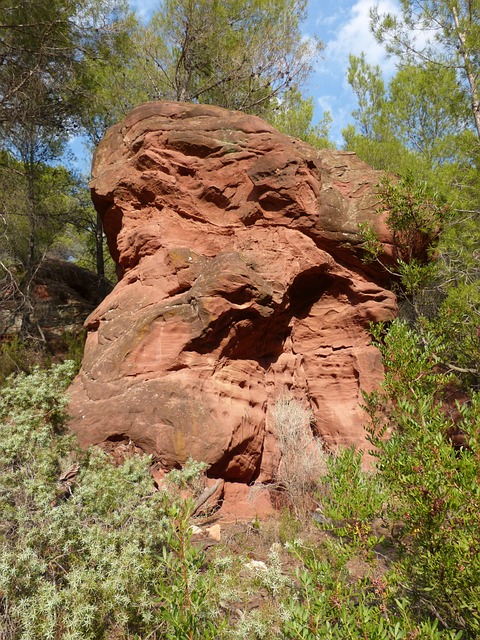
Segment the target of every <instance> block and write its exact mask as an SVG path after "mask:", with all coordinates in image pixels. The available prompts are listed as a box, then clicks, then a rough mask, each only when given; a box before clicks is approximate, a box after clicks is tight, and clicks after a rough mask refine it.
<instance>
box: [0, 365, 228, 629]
mask: <svg viewBox="0 0 480 640" xmlns="http://www.w3.org/2000/svg"><path fill="white" fill-rule="evenodd" d="M73 368H74V367H73V365H72V363H65V364H63V365H59V366H57V367H54V368H52V370H51V371H49V372H46V371H40V370H38V369H37V370H35V371H34V372H33V373H32V375H30V376H28V375H24V374H22V375H20V376H18V377H17V378H16V379H15V380H14V381H12V382H11V383H10V386H9V387H7V388H6V389H4V390H3V391H2V392H1V400H2V405H1V414H0V418H1V426H0V511H1V513H2V518H1V523H0V547H1V551H0V628H1V629H2V640H16V639H17V638H18V639H22V640H27V639H30V638H31V639H38V640H40V639H41V640H44V639H47V638H62V639H69V640H73V639H74V638H78V639H82V640H86V639H90V638H91V639H95V640H97V639H101V638H146V637H151V638H155V637H157V638H175V639H177V638H180V639H181V638H189V639H190V638H209V637H213V635H212V628H213V626H214V620H215V616H216V608H215V603H214V598H213V597H212V596H211V595H210V593H211V592H212V593H213V589H212V578H211V575H210V574H209V573H208V572H207V573H205V574H201V573H200V571H199V569H200V566H201V564H202V563H203V554H202V553H201V552H200V551H198V550H195V549H194V548H193V547H192V545H191V544H190V534H189V524H188V518H189V515H190V511H191V505H190V504H189V503H183V502H182V503H180V502H178V501H176V500H175V499H174V498H173V497H172V496H170V495H167V494H166V493H164V492H156V493H155V492H153V484H152V480H151V477H150V475H149V472H148V467H149V464H150V459H149V458H148V457H146V456H144V457H142V458H139V457H133V458H130V459H127V460H126V461H125V463H124V464H123V465H122V466H120V467H115V466H113V464H111V463H110V461H109V459H108V457H107V456H106V454H105V453H103V452H102V451H100V450H95V449H92V450H89V451H88V452H86V453H84V454H83V453H81V452H79V451H77V450H75V448H74V445H73V441H72V438H71V436H69V435H68V434H67V433H66V431H65V426H64V421H65V407H66V398H65V395H64V394H63V392H62V389H64V388H65V386H66V384H67V383H68V381H69V379H70V377H71V375H72V373H73ZM69 468H71V474H70V476H71V477H70V479H67V480H64V481H63V482H59V478H60V477H64V478H68V475H69V474H65V472H66V471H68V469H69Z"/></svg>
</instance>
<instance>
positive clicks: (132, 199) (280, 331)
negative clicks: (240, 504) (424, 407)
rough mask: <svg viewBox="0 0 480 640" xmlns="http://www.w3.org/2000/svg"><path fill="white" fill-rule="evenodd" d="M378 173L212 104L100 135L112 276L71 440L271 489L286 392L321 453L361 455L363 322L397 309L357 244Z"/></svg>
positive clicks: (148, 110) (135, 116)
mask: <svg viewBox="0 0 480 640" xmlns="http://www.w3.org/2000/svg"><path fill="white" fill-rule="evenodd" d="M379 179H380V175H379V174H378V173H377V172H375V171H373V170H372V169H370V168H369V167H368V166H367V165H365V164H364V163H363V162H361V161H360V160H359V159H358V158H357V157H356V156H355V155H354V154H351V153H343V152H337V151H330V150H324V151H320V152H319V151H315V150H314V149H312V148H310V147H309V146H308V145H306V144H304V143H302V142H299V141H298V140H294V139H292V138H290V137H288V136H284V135H282V134H280V133H278V132H277V131H276V130H275V129H273V128H272V127H271V126H270V125H268V124H267V123H265V122H264V121H263V120H261V119H259V118H256V117H253V116H247V115H244V114H242V113H238V112H229V111H226V110H224V109H221V108H217V107H211V106H200V105H190V104H181V103H162V102H156V103H148V104H145V105H141V106H140V107H138V108H137V109H135V110H134V111H133V112H132V113H131V114H130V115H129V116H128V118H127V119H126V120H125V121H124V122H123V123H122V124H120V125H117V126H115V127H113V128H112V129H110V130H109V132H108V133H107V136H106V138H105V139H104V141H103V142H102V143H101V145H100V147H99V149H98V151H97V154H96V157H95V161H94V167H93V179H92V183H91V186H92V194H93V200H94V203H95V206H96V207H97V209H98V210H99V211H100V213H101V214H102V217H103V221H104V225H105V230H106V233H107V237H108V243H109V247H110V251H111V253H112V256H113V257H114V259H115V261H116V263H117V265H118V273H119V276H120V278H121V279H120V282H119V283H118V284H117V286H116V287H115V289H114V291H113V292H112V293H111V294H110V295H109V296H108V297H107V298H106V299H105V301H104V302H103V303H102V304H101V305H100V306H99V307H98V308H97V309H96V311H95V312H94V313H92V315H91V316H90V317H89V319H88V320H87V323H86V325H87V328H88V331H89V334H88V339H87V345H86V350H85V357H84V361H83V366H82V370H81V372H80V374H79V376H78V377H77V378H76V380H75V382H74V384H73V386H72V387H71V389H70V393H71V405H70V411H71V414H72V429H73V430H74V431H75V432H76V433H77V434H78V437H79V439H80V442H81V444H82V445H88V444H94V443H101V442H105V441H108V440H118V439H119V438H128V439H130V440H132V441H133V442H134V443H135V444H136V445H137V446H139V447H141V448H142V449H143V450H145V451H147V452H149V453H153V454H154V455H155V456H156V459H157V460H159V461H160V462H161V463H162V464H163V465H164V466H165V467H173V466H178V465H181V464H183V462H184V461H185V460H186V459H187V458H188V457H189V456H192V457H193V458H195V459H197V460H204V461H206V462H208V463H209V464H210V465H211V467H210V471H209V475H211V476H212V477H223V478H225V479H227V480H231V481H236V482H238V481H240V482H249V481H251V480H252V479H255V478H259V479H262V480H268V479H269V478H271V477H272V476H273V474H274V472H275V468H276V465H277V464H278V448H277V445H276V440H275V436H274V427H273V425H272V424H271V419H270V417H269V411H268V409H269V406H270V405H271V404H272V403H273V402H275V399H276V398H277V397H278V396H280V395H281V394H283V393H285V392H286V391H287V390H289V391H290V392H291V393H293V394H294V395H295V396H298V397H299V398H305V399H306V400H307V401H308V402H309V403H310V405H311V407H312V409H313V411H314V414H315V421H316V430H317V433H318V434H319V435H321V436H322V438H323V439H324V441H325V443H326V445H327V446H328V447H334V446H338V445H352V444H353V445H355V446H357V447H363V446H364V445H365V434H364V430H363V428H362V422H363V420H364V416H363V415H362V410H361V408H360V404H361V402H362V396H361V392H362V390H367V391H368V390H371V389H372V388H374V387H376V386H377V385H378V383H379V381H380V380H381V378H382V366H381V361H380V355H379V353H378V351H377V350H376V349H375V348H374V347H373V346H371V344H370V338H369V334H368V324H369V323H370V322H371V321H374V322H377V321H380V320H389V319H391V318H392V317H393V316H394V315H395V313H396V303H395V298H394V295H393V294H392V293H391V292H390V291H388V290H386V289H385V288H384V286H383V285H382V278H383V277H384V276H383V274H381V273H380V272H378V273H375V272H374V271H373V270H372V269H371V268H370V269H369V270H367V268H366V267H365V266H364V265H362V263H361V261H360V259H359V255H358V250H357V248H356V247H358V245H359V244H360V242H361V239H360V237H359V235H358V225H359V223H360V222H364V221H366V220H375V219H376V218H377V217H378V216H375V215H374V211H375V208H376V205H377V202H376V198H375V184H376V183H378V181H379ZM375 224H376V225H377V228H378V230H379V232H380V234H381V237H382V239H383V240H384V242H385V243H387V242H388V236H387V235H386V232H385V229H384V228H383V227H382V225H381V223H379V222H378V221H375Z"/></svg>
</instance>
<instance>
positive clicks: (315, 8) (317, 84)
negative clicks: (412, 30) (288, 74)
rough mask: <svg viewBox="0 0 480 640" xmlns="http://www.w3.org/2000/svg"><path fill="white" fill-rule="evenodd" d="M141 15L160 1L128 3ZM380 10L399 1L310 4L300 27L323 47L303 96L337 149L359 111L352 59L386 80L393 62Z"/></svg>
mask: <svg viewBox="0 0 480 640" xmlns="http://www.w3.org/2000/svg"><path fill="white" fill-rule="evenodd" d="M130 5H131V6H132V8H134V9H135V10H136V11H137V13H138V14H139V15H140V16H141V17H143V18H144V19H147V18H148V17H149V15H150V14H151V13H152V11H153V10H155V9H156V8H157V7H158V5H159V0H130ZM374 5H378V6H379V8H380V11H381V12H387V11H388V12H392V13H393V12H397V11H398V4H397V0H377V1H375V0H309V4H308V18H307V20H306V22H305V23H304V24H303V25H302V30H303V33H304V36H305V37H306V38H308V37H312V36H314V35H315V36H317V37H318V38H320V40H321V41H322V42H323V43H324V46H325V48H324V51H323V55H322V56H321V58H320V60H318V62H317V64H316V69H315V72H314V74H313V75H312V77H311V79H310V81H309V83H308V85H307V86H306V87H305V89H304V94H305V95H308V96H312V97H313V98H314V100H315V117H314V119H315V120H320V119H321V117H322V116H323V113H324V111H326V110H327V111H330V113H331V115H332V118H333V123H332V128H331V134H330V137H331V139H332V140H333V142H334V143H335V144H336V145H337V146H339V147H340V146H341V144H342V135H341V130H342V129H343V128H344V127H345V126H346V125H347V124H348V123H349V122H350V121H351V115H350V114H351V112H352V110H353V109H355V107H356V102H355V97H354V95H353V93H352V91H351V89H350V87H349V85H348V82H347V78H346V75H347V68H348V56H349V54H350V53H353V54H355V55H359V54H360V53H361V52H362V51H364V52H365V55H366V58H367V61H368V62H369V63H371V64H378V65H380V67H381V68H382V69H383V71H384V75H385V77H386V78H388V77H389V76H390V75H391V74H392V72H393V71H394V68H395V61H394V60H392V59H388V58H387V57H386V56H385V52H384V50H383V48H382V47H381V46H380V45H378V44H377V43H376V42H375V39H374V37H373V35H372V33H371V32H370V28H369V11H370V8H371V7H372V6H374ZM71 147H72V150H73V151H74V153H75V154H76V155H77V158H78V160H79V166H80V167H81V169H82V170H84V171H87V170H88V167H87V164H88V162H86V159H85V157H84V154H83V152H82V145H81V143H80V141H79V140H76V141H74V142H73V144H72V145H71Z"/></svg>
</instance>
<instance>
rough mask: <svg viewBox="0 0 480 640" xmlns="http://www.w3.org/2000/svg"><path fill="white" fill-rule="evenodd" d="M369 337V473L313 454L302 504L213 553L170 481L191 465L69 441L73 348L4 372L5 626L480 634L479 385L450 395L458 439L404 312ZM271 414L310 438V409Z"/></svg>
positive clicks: (246, 635)
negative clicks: (375, 355)
mask: <svg viewBox="0 0 480 640" xmlns="http://www.w3.org/2000/svg"><path fill="white" fill-rule="evenodd" d="M376 338H377V340H378V343H379V345H380V347H381V349H382V351H383V354H384V358H385V362H386V365H387V378H386V382H385V386H384V389H383V391H382V392H381V393H378V392H377V393H373V394H371V395H369V396H367V397H366V409H367V411H368V413H369V416H370V434H371V439H372V443H373V444H374V445H375V450H374V455H375V456H376V459H377V467H378V470H377V472H376V473H367V472H366V471H364V470H363V469H362V465H361V454H360V453H356V452H354V451H353V450H349V449H346V450H343V451H340V452H338V453H337V454H336V455H331V454H329V455H327V454H325V453H324V452H322V457H321V459H322V461H323V466H322V467H321V468H319V473H318V475H317V477H316V479H315V481H314V480H313V479H312V469H311V468H310V467H308V468H306V467H299V470H298V471H299V473H300V475H301V478H300V480H298V479H295V478H291V483H292V484H291V487H292V495H291V497H292V498H293V497H294V498H295V500H302V499H304V500H307V498H308V500H309V501H310V502H309V503H311V502H314V503H316V504H317V505H319V506H318V508H317V509H316V511H315V512H314V513H313V517H312V514H307V513H306V512H305V511H304V512H303V513H302V514H301V515H300V511H299V510H292V509H285V510H284V512H283V513H282V514H281V516H280V517H279V519H278V520H277V521H276V522H268V521H266V522H254V523H250V524H249V525H246V526H245V527H244V528H243V529H237V530H235V531H233V532H232V533H231V534H230V535H226V536H224V538H223V541H222V543H221V544H217V545H214V546H212V548H211V549H208V550H207V551H204V550H203V549H202V546H201V545H198V543H197V542H195V540H194V538H193V531H192V527H191V525H192V522H194V519H193V518H192V513H193V504H192V503H191V502H189V501H188V500H187V501H184V500H182V499H180V497H179V494H178V491H176V490H175V487H185V485H189V486H194V485H195V483H196V482H197V479H198V475H199V473H201V472H202V470H203V466H202V464H197V463H193V464H190V465H188V467H187V468H186V470H185V471H184V472H182V471H176V472H175V473H174V474H172V478H171V482H170V483H169V484H167V488H166V489H165V490H161V491H155V490H154V485H153V483H152V479H151V476H150V474H149V465H150V463H151V460H150V458H149V457H148V456H143V457H138V456H133V457H130V458H127V459H126V460H125V461H124V463H123V464H122V465H120V466H114V465H113V464H112V462H111V460H110V459H109V458H108V456H107V455H106V454H105V453H104V452H102V451H101V450H97V449H90V450H88V451H86V452H81V451H79V450H78V449H77V448H76V446H75V443H74V441H73V439H72V437H71V436H70V435H68V433H67V432H66V429H65V407H66V399H65V395H64V394H63V393H62V389H63V388H65V387H66V385H67V384H68V382H69V380H70V379H71V376H72V375H73V373H74V365H73V364H72V363H71V362H66V363H64V364H62V365H57V366H54V367H53V368H51V369H50V370H49V371H43V370H40V369H35V370H34V371H33V372H32V373H31V374H29V375H27V374H23V373H22V374H20V375H18V376H17V377H16V378H15V379H13V380H11V381H10V384H8V385H7V386H6V387H4V388H3V390H2V391H1V401H2V404H1V409H0V412H1V415H0V419H1V426H0V431H1V433H0V511H1V519H0V548H1V551H0V637H1V638H2V640H17V639H18V640H20V639H21V640H27V639H32V640H33V639H39V640H40V639H42V640H43V639H46V638H53V639H72V640H73V639H79V640H80V639H92V640H93V639H95V640H97V639H112V640H113V639H127V638H128V639H132V640H133V639H137V640H140V639H142V640H146V639H147V638H149V639H157V640H159V639H160V638H171V639H180V640H181V639H193V638H198V639H204V638H206V639H208V638H211V639H214V638H218V639H222V638H238V639H240V640H242V639H245V640H248V639H252V640H254V639H262V638H263V639H269V638H284V639H292V640H293V639H296V638H301V639H308V640H310V639H311V640H315V639H316V638H322V639H323V638H327V639H329V638H330V639H337V638H338V639H339V640H340V639H344V638H352V639H358V640H360V639H362V640H363V639H365V638H368V639H369V640H377V639H378V640H384V639H385V640H389V639H395V640H400V639H405V640H413V639H415V638H419V639H422V640H423V639H432V640H437V639H450V640H453V639H457V640H458V639H459V638H464V639H468V638H476V637H478V635H479V633H480V622H479V613H478V612H479V607H478V605H479V602H480V580H479V576H480V566H479V556H478V553H477V550H478V543H479V539H478V536H479V531H480V522H479V520H480V490H479V480H478V479H479V477H480V467H479V465H480V463H479V460H480V452H479V448H478V447H479V445H478V440H479V438H478V436H479V434H478V429H479V426H478V425H479V416H480V412H479V404H478V400H479V398H478V395H475V394H473V395H472V397H471V398H470V400H469V401H468V402H466V403H464V404H463V405H462V406H459V407H458V408H457V411H458V412H459V417H457V419H456V422H455V427H456V428H457V430H458V429H461V431H462V433H463V434H464V446H463V448H461V449H454V448H453V447H452V444H451V441H450V440H449V434H450V433H451V431H450V430H451V428H452V424H453V422H452V420H453V418H452V415H451V411H450V413H449V411H448V410H445V407H444V403H442V402H441V401H440V400H439V395H440V396H441V397H442V398H443V397H444V394H441V393H440V392H441V390H442V389H445V388H446V387H448V385H451V384H452V377H451V374H448V375H447V374H441V373H439V372H438V371H437V370H436V368H435V366H434V362H435V361H434V359H433V358H432V356H431V353H429V350H428V348H426V347H425V345H420V344H419V342H418V336H416V335H415V334H414V333H413V332H412V331H411V330H410V329H408V327H406V326H405V325H403V324H402V323H400V322H395V323H393V325H392V326H391V327H390V328H389V330H388V332H386V331H385V330H384V329H382V328H379V329H378V330H377V333H376ZM432 340H433V338H432ZM432 348H433V347H432ZM275 416H276V420H277V423H280V422H281V421H283V424H282V425H281V426H280V428H284V427H285V426H286V424H287V423H289V421H290V422H292V420H293V423H294V426H295V425H296V426H295V428H296V429H297V430H300V431H301V429H300V426H299V424H300V422H302V420H303V429H304V430H306V431H305V433H304V436H305V437H307V436H306V435H305V434H306V433H308V430H310V428H311V427H310V414H309V412H308V411H307V410H305V409H302V407H301V406H300V405H298V404H296V401H295V400H294V399H293V398H288V399H285V398H283V399H282V401H281V406H280V404H279V406H278V407H277V410H276V411H275ZM387 429H389V430H391V431H392V433H391V434H390V437H389V438H388V439H386V438H385V432H386V430H387ZM300 431H297V437H299V436H298V433H299V432H300ZM310 438H311V436H310ZM287 441H288V439H287ZM309 446H310V445H309ZM292 455H293V454H292ZM290 462H291V463H292V468H291V474H295V471H294V467H293V461H290ZM306 469H307V471H308V473H306ZM305 474H306V475H307V476H308V484H305V485H304V484H302V483H303V480H304V479H305ZM297 480H298V481H297ZM169 486H171V487H173V488H172V489H169ZM289 486H290V485H287V484H285V490H289ZM302 487H304V491H305V494H304V495H303V497H302V495H301V489H302Z"/></svg>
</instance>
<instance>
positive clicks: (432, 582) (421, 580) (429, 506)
mask: <svg viewBox="0 0 480 640" xmlns="http://www.w3.org/2000/svg"><path fill="white" fill-rule="evenodd" d="M376 337H377V339H378V340H380V341H379V343H378V344H379V346H380V348H381V350H382V353H383V355H384V361H385V364H386V367H387V372H386V379H385V385H384V392H383V393H382V394H378V393H374V394H371V395H370V396H368V397H367V409H368V411H369V413H370V417H371V426H370V431H371V435H372V441H373V443H374V444H375V446H376V447H377V452H376V455H377V456H378V468H379V471H380V474H381V477H382V479H383V480H384V482H385V484H386V485H387V487H388V491H389V494H390V498H389V501H388V504H389V517H390V518H391V519H392V520H393V521H394V522H396V523H397V524H398V527H397V528H398V541H399V543H400V545H401V549H402V552H403V555H402V559H401V562H400V563H399V564H398V567H397V571H398V572H399V575H400V576H401V581H400V586H401V591H403V595H405V596H406V597H408V598H409V599H410V601H411V603H412V606H413V607H415V608H417V609H420V610H423V611H428V612H429V613H431V614H432V615H433V616H435V617H436V618H437V619H438V620H439V622H441V623H442V624H443V625H444V626H446V627H450V628H457V629H463V630H465V631H466V632H467V633H469V634H471V637H478V636H479V634H480V613H479V612H480V607H479V605H480V556H479V554H478V544H479V542H480V538H479V531H480V395H479V394H478V392H472V393H471V395H470V398H469V399H468V401H464V403H463V404H461V405H459V404H457V412H458V417H457V418H456V419H455V420H453V418H452V415H451V411H448V410H447V409H448V405H446V404H445V398H446V396H447V394H448V391H449V390H454V389H455V386H454V383H455V379H454V378H453V376H452V374H451V373H445V372H444V370H442V368H439V366H438V361H439V359H438V355H437V354H438V353H439V351H441V350H442V348H443V345H442V343H441V340H440V339H439V338H438V336H435V335H434V334H431V333H428V332H425V331H424V332H423V333H422V335H421V336H420V335H419V334H417V333H415V332H414V331H413V330H412V329H409V328H408V327H407V326H405V325H404V324H402V323H401V322H399V321H396V322H394V323H393V324H392V325H391V327H390V329H389V331H388V332H387V333H386V334H385V335H381V331H380V330H378V329H377V331H376ZM385 416H386V419H385ZM387 428H388V429H389V430H390V432H391V433H390V437H389V438H385V437H384V435H385V430H386V429H387ZM452 432H459V433H461V434H463V438H464V441H465V446H464V447H463V448H462V449H461V450H456V449H455V448H454V447H453V446H452V443H451V441H450V438H449V436H450V434H451V433H452Z"/></svg>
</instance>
